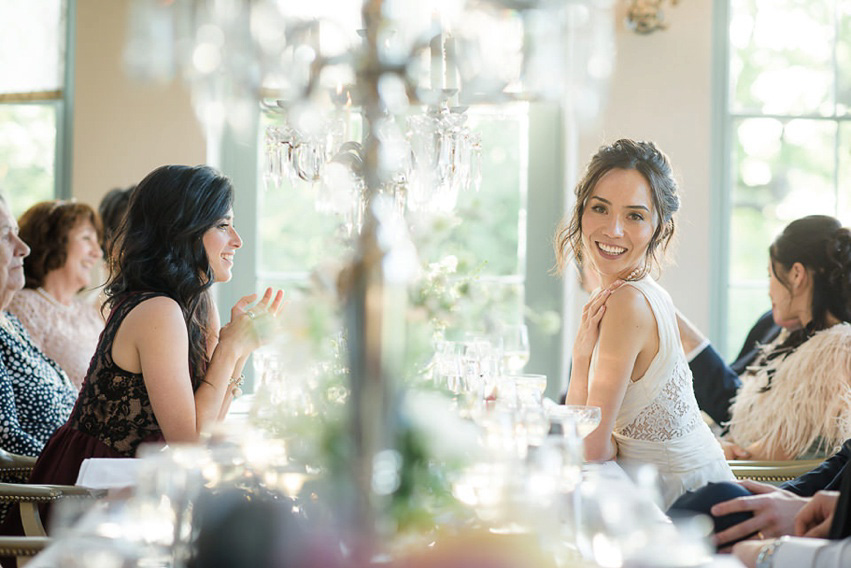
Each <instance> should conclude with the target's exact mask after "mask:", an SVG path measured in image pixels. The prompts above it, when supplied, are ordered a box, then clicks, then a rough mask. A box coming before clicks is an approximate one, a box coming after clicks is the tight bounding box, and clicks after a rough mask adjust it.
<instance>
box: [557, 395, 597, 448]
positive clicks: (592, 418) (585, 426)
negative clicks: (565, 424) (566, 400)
mask: <svg viewBox="0 0 851 568" xmlns="http://www.w3.org/2000/svg"><path fill="white" fill-rule="evenodd" d="M562 408H564V412H566V413H567V414H569V415H570V416H572V417H573V418H574V420H575V421H576V430H577V431H578V432H579V437H580V438H582V439H583V440H584V439H585V438H586V437H587V436H588V434H590V433H591V432H593V431H594V430H596V429H597V426H599V425H600V420H601V418H602V414H601V411H600V407H599V406H589V405H587V404H566V405H564V406H563V407H562Z"/></svg>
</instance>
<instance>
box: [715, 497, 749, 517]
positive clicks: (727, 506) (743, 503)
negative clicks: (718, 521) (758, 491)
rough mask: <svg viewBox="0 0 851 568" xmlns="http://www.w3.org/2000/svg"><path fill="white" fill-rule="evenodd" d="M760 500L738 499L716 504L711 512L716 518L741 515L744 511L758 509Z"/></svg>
mask: <svg viewBox="0 0 851 568" xmlns="http://www.w3.org/2000/svg"><path fill="white" fill-rule="evenodd" d="M758 505H759V500H757V499H756V498H755V497H736V498H735V499H729V500H727V501H721V502H720V503H716V504H715V505H713V506H712V508H711V509H710V510H709V512H710V513H712V516H714V517H721V516H724V515H729V514H731V513H741V512H744V511H754V510H756V509H758V508H759V507H758Z"/></svg>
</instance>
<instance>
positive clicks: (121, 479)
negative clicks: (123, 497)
mask: <svg viewBox="0 0 851 568" xmlns="http://www.w3.org/2000/svg"><path fill="white" fill-rule="evenodd" d="M140 462H141V460H139V459H136V458H88V459H86V460H83V463H82V465H81V466H80V473H79V474H78V475H77V485H79V486H81V487H88V488H90V489H120V488H123V487H133V486H135V485H136V483H137V479H138V473H139V465H140Z"/></svg>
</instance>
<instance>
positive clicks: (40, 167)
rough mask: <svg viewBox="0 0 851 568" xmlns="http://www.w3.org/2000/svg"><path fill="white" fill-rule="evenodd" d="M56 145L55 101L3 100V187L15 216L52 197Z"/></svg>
mask: <svg viewBox="0 0 851 568" xmlns="http://www.w3.org/2000/svg"><path fill="white" fill-rule="evenodd" d="M55 148H56V107H55V106H54V105H53V104H0V190H2V191H3V193H4V194H5V195H6V197H7V198H8V200H9V202H10V206H11V209H12V214H13V215H14V216H16V217H17V216H19V215H20V214H21V213H23V212H24V211H25V210H26V209H27V208H29V206H30V205H33V204H34V203H37V202H39V201H43V200H45V199H52V198H53V195H54V173H53V172H54V158H55Z"/></svg>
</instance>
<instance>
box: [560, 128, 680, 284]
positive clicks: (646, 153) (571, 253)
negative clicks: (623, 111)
mask: <svg viewBox="0 0 851 568" xmlns="http://www.w3.org/2000/svg"><path fill="white" fill-rule="evenodd" d="M614 169H622V170H635V171H637V172H638V173H640V174H641V175H642V176H644V178H645V179H646V180H647V184H648V185H649V186H650V195H651V197H652V199H653V206H654V208H655V209H656V215H657V217H658V218H659V225H658V226H657V227H656V230H655V231H654V232H653V237H652V238H651V239H650V243H649V244H648V245H647V253H646V254H645V261H646V267H645V270H649V269H650V268H651V267H652V266H654V265H657V266H658V264H659V259H658V257H657V252H658V251H659V250H660V249H661V250H662V251H664V250H665V249H667V247H668V245H669V244H670V242H671V239H672V238H673V236H674V213H676V212H677V210H679V208H680V198H679V195H678V186H677V182H676V180H675V179H674V175H673V171H672V169H671V163H670V162H669V161H668V157H667V156H666V155H665V154H664V153H663V152H662V151H661V150H659V149H658V148H657V147H656V145H655V144H654V143H653V142H643V141H635V140H629V139H626V138H623V139H621V140H618V141H616V142H615V143H613V144H611V145H608V146H602V147H601V148H600V149H599V150H597V153H596V154H594V156H593V157H592V158H591V161H590V162H589V163H588V166H587V168H586V169H585V175H583V176H582V179H581V180H579V183H578V184H576V188H575V189H574V193H575V194H576V205H575V206H574V209H573V214H572V215H571V218H570V219H569V220H567V219H566V220H565V221H564V222H562V224H561V226H560V227H559V230H558V231H557V232H556V235H555V239H554V243H553V244H554V247H555V253H556V270H557V271H558V272H559V273H563V272H564V269H565V267H566V266H567V265H568V264H569V261H570V259H571V258H573V259H575V260H576V263H577V264H578V265H579V266H581V265H582V215H583V213H585V205H586V204H587V201H588V198H589V197H590V196H591V192H593V191H594V187H596V185H597V183H598V182H599V181H600V179H601V178H602V177H603V176H604V175H606V174H607V173H608V172H610V171H611V170H614Z"/></svg>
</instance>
